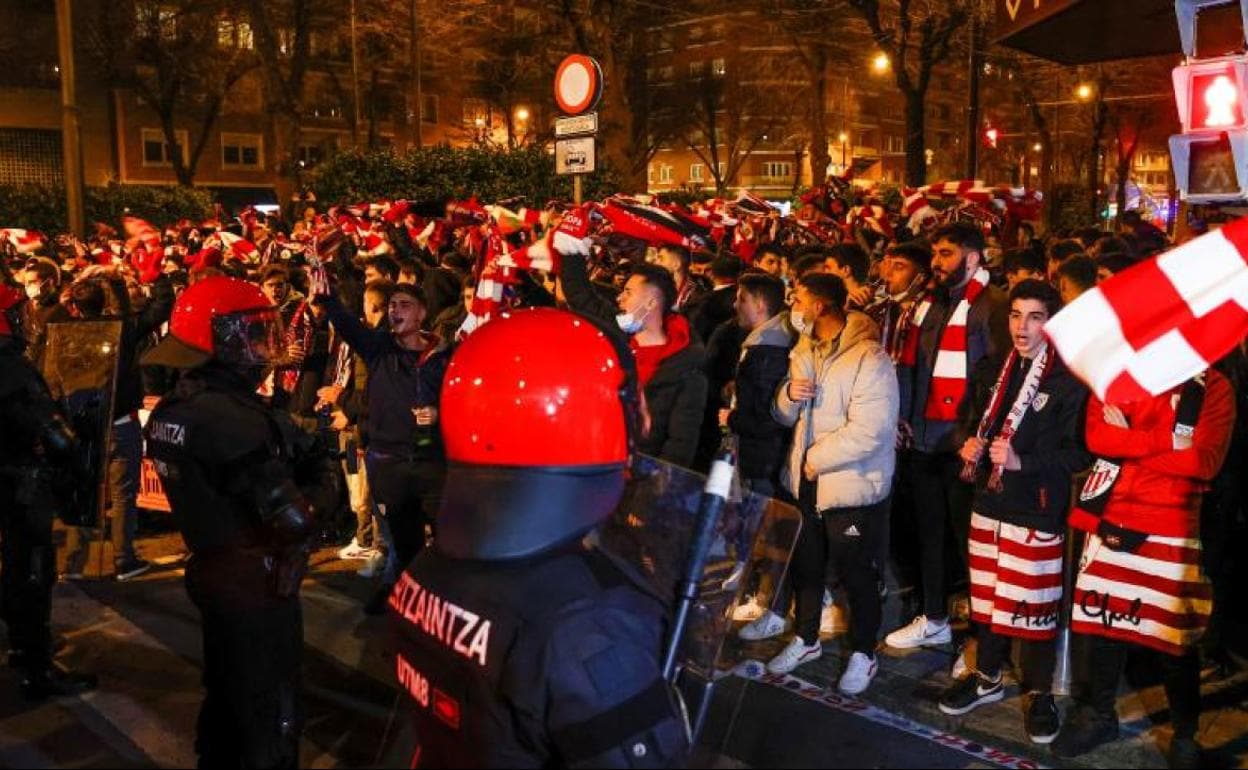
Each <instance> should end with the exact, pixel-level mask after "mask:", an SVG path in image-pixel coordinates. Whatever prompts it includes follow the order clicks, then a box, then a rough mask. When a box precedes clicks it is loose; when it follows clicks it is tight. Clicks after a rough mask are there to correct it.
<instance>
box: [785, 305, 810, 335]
mask: <svg viewBox="0 0 1248 770" xmlns="http://www.w3.org/2000/svg"><path fill="white" fill-rule="evenodd" d="M789 323H790V324H791V325H792V326H793V330H794V331H796V332H797V333H798V334H805V333H806V326H807V324H806V316H804V315H802V312H801V311H800V310H790V311H789Z"/></svg>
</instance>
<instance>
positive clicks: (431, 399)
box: [324, 299, 451, 460]
mask: <svg viewBox="0 0 1248 770" xmlns="http://www.w3.org/2000/svg"><path fill="white" fill-rule="evenodd" d="M324 304H325V309H326V310H327V311H328V312H329V320H330V323H332V324H333V325H334V328H335V329H337V330H338V333H339V334H340V335H342V338H343V339H344V340H346V341H347V344H348V345H350V346H351V348H352V349H353V350H354V351H355V352H356V354H357V355H359V356H360V357H361V358H363V359H364V363H365V364H366V366H367V367H368V391H367V393H368V395H367V398H368V416H367V418H366V423H367V430H368V442H369V447H370V448H371V449H374V450H377V451H378V452H382V453H385V454H393V455H402V456H405V457H408V456H414V457H418V458H419V459H428V460H441V459H443V457H444V456H445V450H444V449H443V446H442V431H441V429H440V427H438V426H435V427H434V430H433V431H432V432H431V433H432V439H433V441H432V443H431V444H430V445H428V446H427V447H426V448H423V449H418V448H417V432H416V423H415V421H414V420H413V418H412V411H411V410H412V409H414V408H416V407H422V406H437V405H438V402H439V401H440V399H441V395H442V379H443V377H444V376H445V375H446V367H447V364H448V363H450V357H451V356H450V350H449V349H448V348H447V347H446V345H445V344H444V343H441V342H440V341H437V342H436V343H435V344H433V345H431V346H430V347H428V348H427V349H425V350H424V351H421V352H417V351H412V350H404V349H403V348H401V347H399V345H398V343H397V342H395V340H394V335H393V334H392V333H391V332H390V331H388V330H384V329H383V330H373V329H369V328H366V327H365V326H364V324H363V322H361V321H360V320H359V319H358V318H356V317H355V316H354V315H352V314H351V312H350V311H348V310H347V309H346V308H345V307H343V306H342V303H341V302H339V301H338V300H337V299H329V300H325V301H324Z"/></svg>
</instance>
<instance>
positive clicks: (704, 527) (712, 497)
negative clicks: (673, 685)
mask: <svg viewBox="0 0 1248 770" xmlns="http://www.w3.org/2000/svg"><path fill="white" fill-rule="evenodd" d="M735 461H736V458H735V457H734V453H733V452H732V450H731V449H721V450H720V451H719V453H718V454H717V455H716V457H715V462H714V464H713V465H712V466H711V474H710V476H709V477H707V480H706V487H705V488H703V490H702V500H701V502H700V503H699V504H698V518H697V521H696V523H695V525H694V526H695V529H694V532H693V542H692V545H691V547H690V549H689V561H688V562H687V563H686V564H685V571H684V574H683V575H682V576H681V579H680V583H679V587H678V589H677V604H676V617H675V622H674V623H673V624H672V635H671V638H670V639H669V641H668V643H667V653H666V654H665V655H664V656H663V678H664V679H666V680H667V681H669V682H675V681H676V656H677V654H678V653H679V651H680V642H681V639H682V638H683V637H684V635H685V627H686V626H687V625H688V624H689V611H690V610H692V609H693V603H694V601H695V600H696V599H697V598H698V588H699V585H700V583H701V582H702V573H703V571H704V570H705V569H706V559H707V556H709V555H710V551H711V545H712V544H713V543H714V542H715V528H716V526H718V524H719V516H720V514H721V513H722V512H723V510H724V504H725V503H727V502H728V495H729V493H730V491H731V489H732V476H733V472H734V470H735Z"/></svg>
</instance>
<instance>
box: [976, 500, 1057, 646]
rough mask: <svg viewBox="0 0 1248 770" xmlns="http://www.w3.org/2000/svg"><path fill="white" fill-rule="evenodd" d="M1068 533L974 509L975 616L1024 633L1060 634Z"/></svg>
mask: <svg viewBox="0 0 1248 770" xmlns="http://www.w3.org/2000/svg"><path fill="white" fill-rule="evenodd" d="M1064 542H1065V541H1064V538H1063V537H1062V536H1061V535H1051V534H1047V533H1044V532H1040V531H1039V530H1035V529H1029V528H1027V527H1020V526H1018V525H1016V524H1009V523H1006V522H1003V521H1000V520H999V519H995V518H993V517H991V516H985V515H983V514H981V513H978V512H972V513H971V528H970V537H969V538H968V544H967V556H968V557H969V558H968V560H967V563H968V565H969V567H970V577H971V620H973V621H975V622H976V623H979V624H981V625H983V626H985V627H990V628H991V629H992V631H993V633H996V634H1000V635H1002V636H1012V637H1020V638H1022V639H1052V638H1054V637H1056V636H1057V618H1058V614H1059V612H1060V611H1061V605H1062V557H1063V554H1064V551H1065V548H1064Z"/></svg>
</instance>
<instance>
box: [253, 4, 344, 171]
mask: <svg viewBox="0 0 1248 770" xmlns="http://www.w3.org/2000/svg"><path fill="white" fill-rule="evenodd" d="M245 3H246V5H245V9H246V12H247V15H248V17H249V18H250V21H251V28H252V31H253V33H254V35H255V41H256V50H257V52H258V53H259V55H260V61H261V64H262V65H263V66H262V67H261V70H260V71H261V73H262V74H263V82H264V96H265V99H264V101H265V105H266V108H267V111H268V117H269V122H270V126H271V130H272V134H273V143H274V155H275V156H276V159H277V170H278V173H279V174H280V175H281V176H283V177H285V178H286V179H288V180H291V181H293V182H294V184H295V185H296V186H298V185H299V184H300V183H301V180H300V173H299V164H298V163H297V162H296V161H297V160H298V158H297V153H298V152H299V139H300V136H301V133H302V129H303V116H304V97H305V92H306V86H307V80H308V71H309V66H310V64H311V60H312V35H313V34H314V33H315V32H316V31H318V30H320V31H321V32H322V33H324V32H325V31H326V30H330V29H333V28H334V27H335V25H336V24H337V23H338V20H339V17H340V15H341V12H342V9H341V4H340V3H335V2H330V1H329V0H245Z"/></svg>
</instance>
